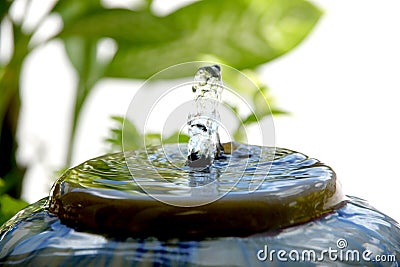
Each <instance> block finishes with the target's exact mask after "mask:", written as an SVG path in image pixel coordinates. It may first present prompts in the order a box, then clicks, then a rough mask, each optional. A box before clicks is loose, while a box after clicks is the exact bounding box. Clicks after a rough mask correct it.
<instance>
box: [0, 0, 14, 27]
mask: <svg viewBox="0 0 400 267" xmlns="http://www.w3.org/2000/svg"><path fill="white" fill-rule="evenodd" d="M11 3H12V1H11V0H2V3H1V5H0V22H2V21H3V18H4V17H5V16H6V15H7V13H8V11H9V9H10V6H11Z"/></svg>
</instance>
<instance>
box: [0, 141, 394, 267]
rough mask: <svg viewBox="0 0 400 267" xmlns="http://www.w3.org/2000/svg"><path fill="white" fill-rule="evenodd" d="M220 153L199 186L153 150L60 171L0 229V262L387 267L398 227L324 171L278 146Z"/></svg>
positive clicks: (198, 179) (323, 167)
mask: <svg viewBox="0 0 400 267" xmlns="http://www.w3.org/2000/svg"><path fill="white" fill-rule="evenodd" d="M163 149H164V150H165V149H166V150H165V151H166V155H169V159H170V162H174V164H177V163H179V158H178V157H176V156H175V154H176V153H175V152H176V147H174V146H170V147H166V148H163ZM231 150H232V153H231V154H229V155H227V159H224V160H220V161H219V162H216V164H215V168H216V169H221V170H223V172H222V171H221V172H216V174H214V175H213V176H212V179H211V180H210V179H209V178H210V174H209V173H208V174H207V173H204V174H201V175H199V174H196V175H195V176H194V177H193V173H191V172H190V171H189V170H187V169H185V168H183V169H179V168H177V167H176V165H174V166H175V167H174V166H172V165H171V163H170V162H169V161H165V160H164V156H162V155H161V153H160V148H153V150H151V151H150V152H149V153H148V154H146V153H143V152H141V151H132V152H130V154H128V155H127V154H125V155H124V154H112V155H106V156H103V157H99V158H96V159H92V160H89V161H87V162H85V163H83V164H81V165H79V166H77V167H75V168H72V169H70V170H68V171H67V172H66V173H65V174H64V175H63V176H62V177H61V178H60V179H59V180H58V181H57V182H56V184H55V185H54V187H53V189H52V192H51V194H50V197H49V198H46V199H43V200H40V201H38V202H37V203H35V204H33V205H31V206H29V207H27V208H26V209H24V210H22V211H21V212H20V213H18V214H17V215H16V216H15V217H14V218H12V219H11V220H10V221H8V222H7V223H5V224H4V225H3V226H2V227H1V228H0V251H1V252H0V265H2V266H284V265H285V266H286V265H287V264H288V263H289V265H291V266H292V265H293V266H349V265H350V266H398V265H399V260H400V226H399V224H398V223H397V222H395V221H394V220H393V219H391V218H389V217H387V216H386V215H384V214H382V213H380V212H379V211H377V210H375V209H374V208H372V207H370V206H369V205H368V204H367V203H366V202H365V201H364V200H361V199H358V198H355V197H346V196H344V195H343V194H342V193H341V190H340V185H339V183H338V182H337V181H336V177H335V174H334V172H333V171H332V169H331V168H329V167H328V166H326V165H324V164H322V163H321V162H319V161H317V160H315V159H312V158H308V157H306V156H305V155H303V154H301V153H297V152H293V151H290V150H286V149H276V150H274V151H272V148H265V147H256V146H245V145H240V144H234V146H233V147H232V149H231ZM165 151H164V152H165ZM174 153H175V154H174ZM244 155H247V156H244ZM250 155H251V156H250ZM127 162H129V164H127ZM146 162H151V164H150V165H148V163H146ZM226 162H229V163H226ZM178 165H179V164H178ZM150 166H151V167H152V168H153V169H152V168H149V167H150ZM243 166H245V171H244V172H243ZM152 170H153V171H154V170H157V175H155V174H154V173H153V172H152ZM238 170H242V171H241V172H240V173H239V172H238ZM160 174H161V175H160ZM157 177H158V178H157ZM160 179H162V180H160ZM193 182H196V183H197V184H196V186H193ZM254 184H256V185H257V187H256V188H253V187H251V186H249V185H254ZM207 186H209V187H207ZM194 188H197V189H196V190H198V189H199V188H201V189H202V190H203V189H204V188H206V189H207V190H206V193H204V192H203V191H204V190H203V191H201V190H200V191H196V190H194ZM210 188H211V189H213V190H211V191H210V190H208V189H210ZM193 190H194V191H193ZM199 192H200V193H199ZM210 192H211V193H210ZM194 193H196V195H194ZM211 197H213V198H215V199H213V201H209V202H207V201H206V200H209V198H211ZM196 201H197V202H196ZM204 201H206V202H207V203H205V202H204ZM171 203H172V204H171ZM185 203H186V205H183V204H185ZM196 203H198V204H199V203H200V204H199V205H196Z"/></svg>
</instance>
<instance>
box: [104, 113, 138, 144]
mask: <svg viewBox="0 0 400 267" xmlns="http://www.w3.org/2000/svg"><path fill="white" fill-rule="evenodd" d="M111 119H112V120H113V121H114V123H115V126H114V128H112V129H110V137H109V138H107V139H106V140H105V141H106V142H108V143H109V144H111V149H112V151H123V150H131V149H137V148H141V147H142V146H143V136H142V135H141V134H140V133H139V131H138V130H137V129H136V127H135V125H134V124H133V123H132V122H130V121H129V120H125V119H124V118H123V117H120V116H112V117H111ZM123 135H125V136H127V137H129V138H124V139H123V138H122V136H123Z"/></svg>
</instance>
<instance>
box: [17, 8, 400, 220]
mask: <svg viewBox="0 0 400 267" xmlns="http://www.w3.org/2000/svg"><path fill="white" fill-rule="evenodd" d="M313 2H315V3H316V4H317V5H318V6H320V7H321V8H322V9H323V10H324V15H323V17H322V18H321V20H320V22H319V24H318V25H317V26H316V28H315V30H314V31H313V32H312V33H311V35H310V36H308V38H307V39H306V40H305V41H304V42H303V43H302V44H301V45H300V46H299V47H297V48H296V49H295V50H293V51H292V52H290V53H289V54H288V55H285V56H283V57H282V58H280V59H278V60H276V61H274V62H272V63H269V64H267V65H266V66H263V67H262V68H260V72H261V73H262V78H263V80H264V81H265V82H266V83H267V84H268V85H269V87H270V88H271V93H272V94H273V96H274V98H275V100H276V103H277V105H278V106H279V107H281V108H283V109H285V110H287V111H289V112H290V113H291V115H289V116H280V117H276V118H274V120H275V130H276V145H277V146H280V147H286V148H290V149H293V150H297V151H300V152H303V153H305V154H307V155H309V156H311V157H315V158H318V159H320V160H321V161H323V162H324V163H326V164H328V165H330V166H331V167H332V168H333V169H334V170H335V171H336V173H337V175H338V178H339V179H340V180H341V182H342V184H343V186H344V191H345V193H347V194H350V195H355V196H358V197H361V198H365V199H367V200H368V201H369V202H370V203H371V204H372V205H373V206H375V207H376V208H378V209H379V210H381V211H383V212H384V213H386V214H388V215H390V216H391V217H393V218H395V219H396V220H397V221H400V209H399V207H398V202H399V201H398V199H397V194H398V193H399V192H398V191H399V185H400V182H399V179H400V174H399V173H400V171H399V170H398V168H399V165H400V164H399V163H398V161H399V158H400V157H399V152H400V141H399V139H398V138H399V136H400V128H399V127H398V125H399V119H398V117H399V115H400V112H399V109H400V107H399V104H398V100H399V95H400V94H399V91H400V79H399V78H400V75H399V74H400V73H399V70H400V37H399V36H400V34H399V26H400V16H399V14H398V11H399V10H400V2H399V1H397V0H392V1H389V0H383V1H382V0H379V1H378V0H336V1H327V0H318V1H317V0H315V1H313ZM157 3H158V5H159V6H160V10H163V8H162V7H161V5H162V3H161V1H157ZM166 8H168V7H164V10H165V9H166ZM55 21H56V20H55ZM52 23H54V21H50V22H49V23H48V24H52ZM50 28H51V26H50ZM63 53H64V52H63V48H62V46H61V45H60V43H58V42H51V43H49V44H47V45H45V46H43V47H40V48H38V49H37V50H35V52H34V53H33V54H32V55H31V56H30V57H29V58H28V60H27V62H26V65H25V68H24V72H23V80H22V89H23V90H22V98H23V109H22V114H21V121H20V123H21V127H20V132H19V139H20V150H19V153H18V155H19V159H20V160H21V161H22V162H24V163H25V164H29V166H30V168H29V170H28V178H27V179H26V187H25V188H26V189H27V190H26V191H25V192H24V197H25V198H26V199H27V200H28V201H30V202H33V201H36V200H37V199H39V198H41V197H44V196H47V195H48V191H49V187H50V186H51V184H52V183H53V181H54V179H55V177H56V175H55V174H54V171H55V170H57V169H59V168H61V167H63V166H62V163H63V161H64V156H65V149H66V143H67V141H66V140H67V136H68V123H69V120H70V119H71V118H70V114H69V110H70V108H71V105H72V98H73V90H72V88H73V87H74V84H75V82H76V77H75V73H74V72H73V70H72V69H71V66H70V65H69V63H68V61H67V59H66V56H65V55H64V54H63ZM139 85H140V82H127V81H121V80H120V81H115V80H105V81H103V82H101V83H99V84H98V85H97V87H96V88H95V90H94V92H92V94H91V96H90V99H89V101H88V102H87V103H86V105H85V107H84V114H83V116H82V118H81V121H80V127H79V132H78V140H77V143H76V144H75V146H76V149H75V151H76V154H75V155H74V164H77V163H80V162H82V161H84V160H86V159H89V158H91V157H95V156H98V155H101V154H103V153H105V152H106V149H107V146H106V145H105V144H104V142H103V139H104V138H106V137H107V129H108V128H109V126H111V125H112V123H111V122H110V120H109V116H110V115H111V114H119V115H123V114H124V113H125V111H126V109H127V107H128V105H129V103H130V100H131V99H132V97H133V96H134V93H135V91H136V90H137V88H138V86H139ZM50 177H53V180H51V179H49V178H50Z"/></svg>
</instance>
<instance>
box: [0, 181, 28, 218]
mask: <svg viewBox="0 0 400 267" xmlns="http://www.w3.org/2000/svg"><path fill="white" fill-rule="evenodd" d="M7 186H8V184H7V183H6V182H5V181H4V180H3V179H1V178H0V225H2V224H3V223H4V222H6V221H7V220H8V219H9V218H11V217H12V216H14V214H15V213H16V212H17V211H19V210H20V209H23V208H25V207H26V206H27V205H28V203H26V202H25V201H23V200H21V199H15V198H13V197H10V196H9V195H8V194H5V193H4V192H5V191H6V187H7Z"/></svg>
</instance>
